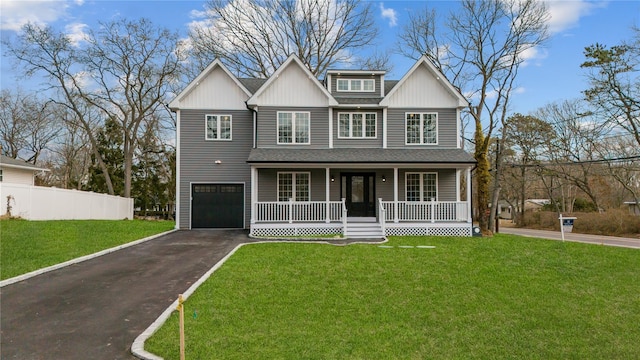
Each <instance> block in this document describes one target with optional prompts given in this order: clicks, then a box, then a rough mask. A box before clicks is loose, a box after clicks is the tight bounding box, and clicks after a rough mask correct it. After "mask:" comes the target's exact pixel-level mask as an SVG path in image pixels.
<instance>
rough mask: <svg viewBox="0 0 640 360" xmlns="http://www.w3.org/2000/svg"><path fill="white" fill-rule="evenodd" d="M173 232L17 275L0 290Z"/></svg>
mask: <svg viewBox="0 0 640 360" xmlns="http://www.w3.org/2000/svg"><path fill="white" fill-rule="evenodd" d="M175 231H178V230H177V229H173V230H169V231H165V232H163V233H160V234H155V235H151V236H149V237H146V238H144V239H140V240H135V241H132V242H130V243H126V244H122V245H118V246H115V247H112V248H109V249H105V250H101V251H98V252H96V253H93V254H89V255H85V256H81V257H79V258H75V259H71V260H69V261H65V262H63V263H60V264H56V265H52V266H48V267H45V268H42V269H38V270H35V271H32V272H28V273H26V274H22V275H18V276H16V277H12V278H9V279H5V280H2V281H0V288H2V287H4V286H7V285H11V284H15V283H17V282H20V281H24V280H27V279H30V278H32V277H34V276H38V275H42V274H44V273H48V272H50V271H53V270H58V269H62V268H64V267H67V266H70V265H75V264H78V263H81V262H83V261H87V260H91V259H95V258H97V257H100V256H103V255H107V254H110V253H112V252H115V251H118V250H122V249H125V248H128V247H131V246H134V245H138V244H141V243H143V242H146V241H149V240H153V239H155V238H157V237H160V236H163V235H167V234H171V233H172V232H175Z"/></svg>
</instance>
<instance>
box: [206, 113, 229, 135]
mask: <svg viewBox="0 0 640 360" xmlns="http://www.w3.org/2000/svg"><path fill="white" fill-rule="evenodd" d="M205 119H206V120H205V123H206V124H205V126H206V129H205V131H206V139H207V140H231V115H206V116H205Z"/></svg>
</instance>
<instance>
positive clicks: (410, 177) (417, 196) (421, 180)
mask: <svg viewBox="0 0 640 360" xmlns="http://www.w3.org/2000/svg"><path fill="white" fill-rule="evenodd" d="M405 185H406V187H405V189H406V192H407V197H406V199H407V201H431V199H434V200H438V174H437V173H432V172H424V173H407V174H406V183H405Z"/></svg>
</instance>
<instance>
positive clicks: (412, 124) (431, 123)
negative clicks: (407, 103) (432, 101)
mask: <svg viewBox="0 0 640 360" xmlns="http://www.w3.org/2000/svg"><path fill="white" fill-rule="evenodd" d="M405 126H406V144H407V145H414V144H416V145H437V144H438V113H406V125H405Z"/></svg>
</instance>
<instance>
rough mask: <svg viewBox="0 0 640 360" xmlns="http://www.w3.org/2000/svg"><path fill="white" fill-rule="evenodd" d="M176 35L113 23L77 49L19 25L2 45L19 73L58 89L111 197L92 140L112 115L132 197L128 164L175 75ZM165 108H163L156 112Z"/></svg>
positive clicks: (141, 23)
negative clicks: (119, 131)
mask: <svg viewBox="0 0 640 360" xmlns="http://www.w3.org/2000/svg"><path fill="white" fill-rule="evenodd" d="M178 41H179V40H178V35H177V33H175V32H170V31H169V30H167V29H163V28H158V27H156V26H154V25H153V24H152V23H151V22H150V21H149V20H146V19H138V20H135V21H129V20H126V19H121V20H116V21H112V22H108V23H104V24H101V26H100V28H99V30H97V31H95V32H93V31H91V32H90V33H89V34H87V36H86V39H85V43H83V44H82V46H76V45H77V44H75V43H72V41H71V40H70V39H69V38H68V37H67V36H66V35H65V34H63V33H60V32H56V31H55V30H53V29H52V28H51V27H45V28H41V27H38V26H36V25H33V24H28V25H26V26H24V27H23V31H22V33H21V34H20V35H19V36H18V39H17V41H15V42H5V45H6V47H7V50H8V53H9V54H10V55H12V56H13V57H15V58H16V59H17V60H19V62H20V64H21V65H22V66H23V70H24V73H25V75H32V74H34V73H41V74H44V75H45V76H47V77H48V79H49V80H50V82H49V83H48V84H49V85H48V88H49V89H53V90H56V91H57V92H58V94H59V97H58V98H57V99H56V100H55V102H56V103H58V104H60V105H62V106H65V107H66V108H67V109H68V110H69V111H71V112H72V113H73V114H74V119H75V120H76V121H77V124H79V125H81V126H82V128H83V130H84V131H85V133H86V134H87V136H88V139H89V142H90V143H91V147H92V151H93V155H94V158H95V160H96V162H97V163H98V166H99V168H100V170H101V171H102V173H103V175H104V177H105V182H106V185H107V189H108V192H109V193H110V194H114V187H113V183H112V181H111V177H110V176H109V170H108V166H107V164H105V163H104V158H103V157H102V156H101V154H100V153H99V150H98V149H99V147H98V146H97V140H96V133H95V129H96V125H97V124H96V109H97V110H99V112H100V114H99V118H98V119H99V121H100V122H102V121H104V119H107V118H112V119H115V120H116V121H118V123H119V124H120V126H121V128H122V132H123V133H122V137H123V141H124V145H123V146H124V153H125V158H124V169H125V179H124V181H125V184H124V191H123V195H124V196H126V197H129V196H130V194H131V166H132V163H133V156H134V153H135V149H136V146H137V141H138V136H140V135H141V134H143V133H144V131H145V129H144V124H145V122H144V120H145V119H146V118H147V117H150V116H155V114H156V112H158V111H161V110H162V106H163V104H164V103H165V102H166V91H167V86H168V83H169V82H170V81H171V80H172V79H173V78H174V77H175V76H177V74H178V71H177V69H178V67H179V62H180V60H181V58H180V54H179V53H176V49H177V48H179V47H178ZM162 111H164V110H162Z"/></svg>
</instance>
